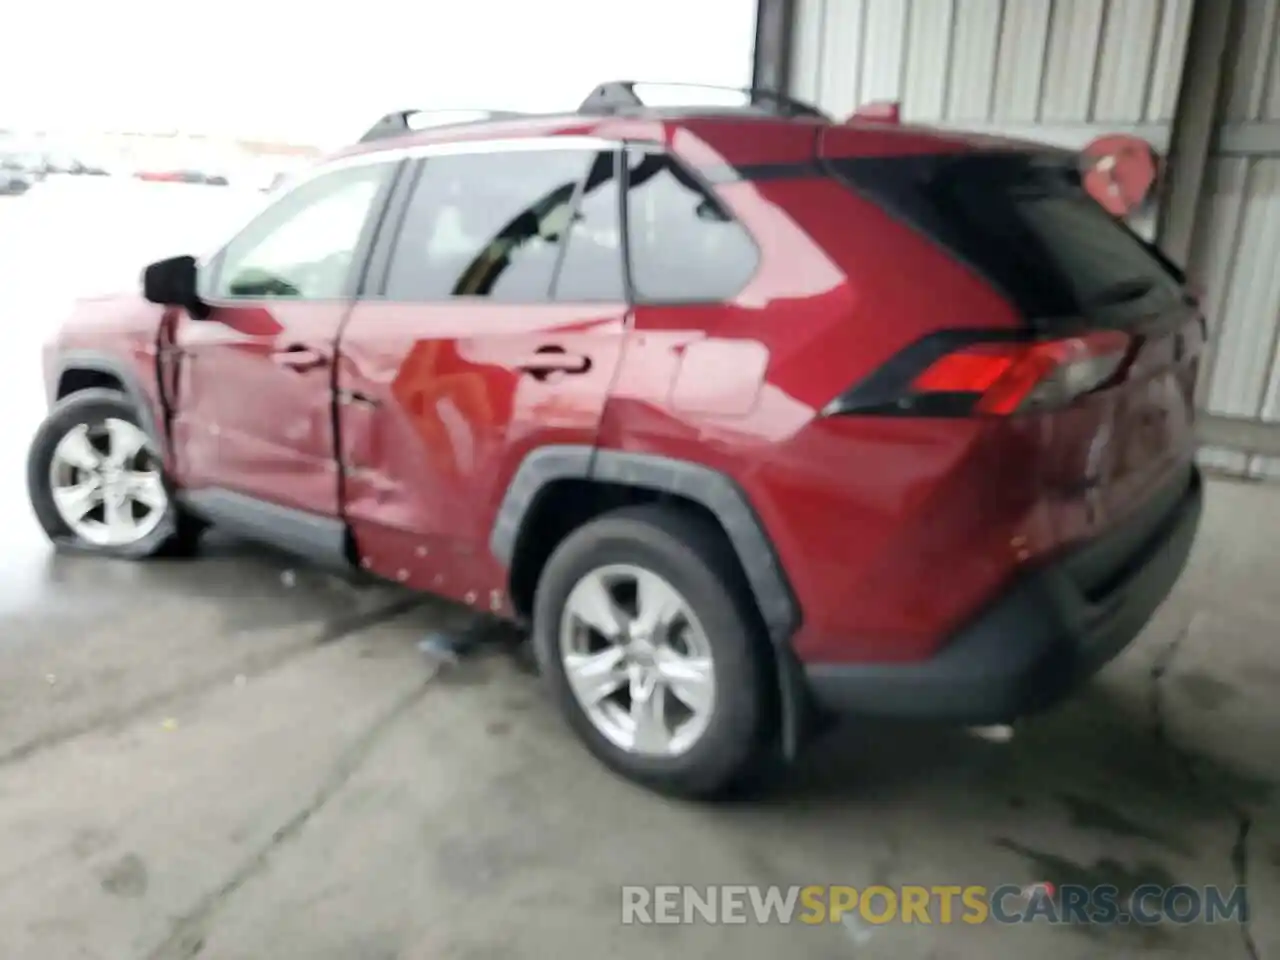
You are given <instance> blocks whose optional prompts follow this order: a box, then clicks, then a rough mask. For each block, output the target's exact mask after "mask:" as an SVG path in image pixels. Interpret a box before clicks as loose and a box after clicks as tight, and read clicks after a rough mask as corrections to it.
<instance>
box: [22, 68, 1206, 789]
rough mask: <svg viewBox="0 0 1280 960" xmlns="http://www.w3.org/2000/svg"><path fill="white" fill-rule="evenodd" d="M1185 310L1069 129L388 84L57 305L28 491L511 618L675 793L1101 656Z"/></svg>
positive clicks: (607, 731)
mask: <svg viewBox="0 0 1280 960" xmlns="http://www.w3.org/2000/svg"><path fill="white" fill-rule="evenodd" d="M712 104H715V105H712ZM1204 341H1205V324H1204V318H1203V316H1202V313H1201V311H1200V309H1199V307H1198V305H1197V303H1196V301H1195V300H1194V298H1193V297H1192V296H1190V295H1189V294H1188V292H1187V290H1186V288H1185V280H1184V277H1183V276H1182V274H1181V271H1180V270H1179V269H1178V268H1177V267H1176V266H1174V265H1173V264H1171V263H1170V262H1169V261H1168V260H1167V259H1166V258H1165V257H1164V256H1163V255H1162V254H1161V253H1160V251H1159V250H1158V249H1156V248H1155V247H1153V246H1152V245H1151V244H1149V243H1147V242H1146V241H1144V240H1143V239H1142V238H1141V237H1139V236H1137V235H1136V234H1135V233H1134V232H1133V231H1131V230H1130V229H1129V228H1128V227H1127V226H1125V225H1124V224H1123V223H1122V222H1120V221H1118V220H1115V219H1113V218H1112V217H1111V216H1110V215H1109V214H1107V213H1106V211H1104V210H1103V209H1102V207H1101V206H1100V205H1099V204H1098V203H1096V202H1095V201H1094V200H1093V199H1092V198H1091V196H1090V195H1089V194H1088V193H1087V192H1086V191H1085V189H1084V187H1083V186H1082V178H1081V170H1080V163H1079V158H1077V157H1076V156H1074V155H1073V154H1071V153H1069V152H1066V151H1062V150H1058V149H1055V148H1051V147H1046V146H1044V145H1041V144H1033V143H1024V142H1020V141H1005V140H995V139H992V138H989V137H980V136H968V135H966V134H964V133H960V132H956V131H942V130H930V129H925V128H917V127H906V126H899V125H897V124H896V123H892V122H881V121H877V122H847V123H840V122H836V121H833V120H831V119H830V118H827V117H825V116H824V115H822V114H821V113H820V112H819V111H818V110H816V109H815V108H813V107H811V106H808V105H806V104H802V103H799V102H797V101H794V100H791V99H789V98H785V97H780V96H778V95H776V94H772V93H768V92H765V91H747V92H745V93H744V95H743V102H742V104H741V105H740V106H734V105H724V104H723V103H721V102H720V101H719V98H716V99H715V100H710V101H708V105H705V106H700V105H698V103H697V102H693V103H686V104H685V105H683V106H679V107H659V106H656V105H654V104H653V103H651V102H647V101H646V100H645V99H644V98H643V97H642V96H640V92H639V88H638V87H637V86H635V85H633V84H629V83H609V84H604V85H602V86H601V87H600V88H599V89H598V90H597V91H595V92H594V93H593V94H592V95H591V97H589V98H588V99H587V100H586V101H585V102H584V103H583V104H582V106H581V107H580V108H579V109H578V110H577V111H574V112H570V113H566V114H563V115H557V116H543V117H523V118H514V119H513V118H510V117H506V116H499V117H486V118H478V119H477V118H470V122H466V123H455V124H444V125H435V126H430V128H429V129H423V130H418V131H416V132H414V131H413V130H411V128H410V124H409V123H408V119H407V115H406V114H391V115H388V116H387V117H385V118H383V119H382V120H381V121H379V122H378V124H376V125H375V126H374V127H373V128H372V129H371V130H370V133H369V134H368V135H366V137H365V138H364V139H363V141H362V142H361V143H360V144H358V145H356V146H353V147H352V148H350V149H348V150H345V151H343V152H341V153H339V154H338V155H337V156H334V157H332V158H331V159H329V160H328V161H326V162H322V163H320V164H318V165H316V166H315V167H314V168H310V169H308V170H307V171H306V172H305V173H303V174H301V175H300V176H298V177H296V178H294V179H293V180H291V182H290V183H289V184H288V185H287V186H285V187H284V188H282V189H281V190H279V191H278V192H276V193H275V194H273V195H272V197H271V198H270V200H269V202H267V203H266V204H265V206H264V208H263V209H262V210H261V211H260V212H259V213H258V214H256V215H255V216H254V217H253V218H251V219H250V220H249V221H248V222H247V223H245V224H244V225H243V226H242V227H241V228H240V229H239V230H237V231H236V232H235V233H233V234H232V235H231V236H229V237H228V238H227V240H226V242H225V243H224V244H222V245H221V246H220V247H218V248H217V249H215V250H213V251H211V252H209V253H208V254H207V255H205V256H203V257H199V258H197V257H195V256H180V257H174V258H171V259H168V260H164V261H160V262H157V263H153V264H151V265H150V266H149V267H147V268H146V270H145V272H144V276H143V283H142V289H141V290H140V291H136V292H133V293H129V294H125V295H122V296H120V297H119V298H116V299H98V300H93V301H87V302H84V303H81V304H80V305H79V306H78V307H77V309H76V310H75V312H74V313H73V314H72V316H71V317H70V318H69V319H68V320H67V321H66V323H65V324H64V325H63V327H62V328H61V330H60V332H59V333H58V335H57V336H56V338H55V339H54V340H53V341H52V342H51V343H50V344H49V346H48V347H47V350H46V354H45V358H44V363H45V375H46V380H47V384H48V391H49V400H50V403H51V409H50V412H49V415H48V417H47V419H46V420H45V421H44V423H43V425H42V426H41V428H40V430H39V432H38V434H37V435H36V437H35V439H34V441H33V443H32V446H31V449H30V454H29V460H28V484H29V489H30V496H31V501H32V504H33V506H34V509H35V513H36V515H37V517H38V518H39V521H40V523H41V524H42V525H43V528H44V530H45V531H46V532H47V534H48V535H49V537H50V538H51V539H52V540H53V541H54V542H55V543H57V544H66V545H72V546H74V547H75V548H77V549H79V550H88V551H95V552H97V553H100V554H102V555H104V556H111V557H127V558H143V557H147V556H151V555H154V554H157V553H163V552H170V551H187V550H191V549H192V548H193V547H194V545H195V544H196V543H197V541H198V539H199V537H200V535H201V532H202V531H203V530H204V529H205V527H206V526H207V525H209V524H215V525H219V526H222V527H224V528H226V529H228V530H230V531H233V532H237V533H239V534H241V535H245V536H248V537H252V538H257V539H259V540H261V541H264V542H268V543H273V544H276V545H278V546H281V547H284V548H286V549H289V550H293V551H295V552H297V553H299V554H300V555H303V556H306V557H309V558H311V560H312V561H314V562H316V563H325V564H331V565H333V566H335V567H337V568H340V569H344V570H361V571H364V572H365V573H367V574H371V575H374V576H377V577H381V578H385V579H386V580H387V581H389V582H392V583H396V584H401V585H403V586H404V587H406V588H409V589H413V590H421V591H429V592H432V593H436V594H439V595H442V596H445V597H447V598H450V599H452V600H455V601H457V602H458V603H460V604H464V605H466V606H468V607H471V608H474V609H475V610H477V611H483V612H485V613H486V614H491V615H496V616H500V617H507V618H510V619H512V620H514V621H516V622H519V623H522V624H525V625H527V626H528V627H529V628H530V630H531V642H532V643H533V645H534V649H535V651H536V654H537V659H538V663H539V665H540V669H541V671H542V673H543V675H544V677H545V680H546V683H547V685H548V688H549V690H550V692H551V694H552V695H553V696H554V698H555V700H556V702H557V704H558V705H559V707H560V709H561V710H562V711H563V712H564V715H565V717H566V719H567V721H568V723H569V725H570V726H571V727H572V729H573V730H574V731H576V733H577V734H578V735H579V736H580V737H581V739H582V740H583V741H584V743H585V744H586V745H587V747H588V748H589V749H590V750H591V751H592V752H593V753H594V754H595V755H596V756H597V757H598V758H599V759H600V760H601V761H602V762H603V763H605V764H606V765H608V766H609V767H610V768H612V769H614V770H615V771H618V772H620V773H622V774H624V775H625V776H627V777H630V778H632V779H634V780H636V781H638V782H640V783H643V784H645V785H647V786H649V787H652V788H654V789H658V790H663V791H667V792H671V793H675V794H680V795H687V796H689V795H692V796H709V795H715V794H718V793H720V792H722V791H723V790H725V789H726V788H728V787H730V786H732V785H734V784H738V783H741V782H742V781H743V779H744V778H746V777H749V776H750V774H751V772H752V771H753V770H755V769H758V766H759V764H760V763H761V762H763V761H764V760H766V759H768V758H769V757H772V756H777V755H778V754H781V755H783V756H786V757H791V756H794V755H795V754H796V752H797V751H798V749H799V748H800V746H801V744H803V743H804V742H805V741H806V739H807V737H808V734H809V732H810V731H811V730H813V729H815V727H816V726H817V725H818V724H819V723H820V721H821V720H822V719H823V718H829V717H832V716H837V715H840V714H852V715H860V716H879V717H897V718H913V719H929V720H941V721H948V722H953V723H957V724H966V725H980V724H994V723H1007V722H1012V721H1014V720H1016V719H1018V718H1021V717H1023V716H1026V715H1028V714H1030V713H1034V712H1036V711H1039V710H1043V709H1046V708H1048V707H1049V706H1051V705H1053V704H1055V703H1057V702H1058V701H1060V700H1061V699H1062V698H1064V697H1066V696H1068V695H1069V694H1071V693H1072V692H1073V691H1075V690H1077V689H1078V688H1079V687H1080V685H1081V684H1083V683H1084V682H1086V681H1087V680H1088V679H1089V678H1090V677H1091V676H1092V675H1093V674H1094V673H1095V672H1096V671H1098V670H1099V669H1100V668H1101V667H1102V666H1103V665H1104V664H1106V663H1107V662H1108V661H1110V660H1111V659H1112V658H1114V657H1115V656H1116V655H1118V654H1119V653H1120V652H1121V651H1122V650H1123V649H1124V648H1125V647H1126V646H1127V645H1128V644H1129V643H1130V641H1131V640H1132V639H1133V638H1134V637H1135V636H1136V635H1137V633H1138V632H1139V630H1140V629H1141V628H1142V627H1143V625H1144V624H1145V623H1146V622H1147V621H1148V619H1149V618H1150V617H1151V616H1152V614H1153V612H1154V611H1155V610H1156V608H1157V607H1158V606H1159V605H1160V603H1161V602H1162V601H1163V600H1164V598H1165V597H1166V595H1167V594H1168V593H1169V591H1170V590H1171V589H1172V587H1173V585H1174V583H1175V581H1176V580H1177V578H1178V577H1179V575H1180V573H1181V571H1182V569H1183V566H1184V564H1185V562H1186V559H1187V556H1188V552H1189V550H1190V548H1191V543H1192V540H1193V538H1194V536H1195V532H1196V529H1197V525H1198V522H1199V516H1200V510H1201V498H1202V494H1201V480H1200V474H1199V472H1198V470H1197V467H1196V465H1195V460H1194V449H1195V441H1194V402H1193V388H1194V384H1195V380H1196V371H1197V365H1198V363H1199V357H1200V353H1201V350H1202V347H1203V344H1204Z"/></svg>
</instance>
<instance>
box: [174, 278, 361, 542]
mask: <svg viewBox="0 0 1280 960" xmlns="http://www.w3.org/2000/svg"><path fill="white" fill-rule="evenodd" d="M347 310H348V307H347V305H346V304H345V303H341V302H335V303H289V302H281V303H272V304H270V305H269V306H267V305H263V304H248V303H246V304H235V305H228V304H223V305H217V306H215V307H214V309H213V311H212V313H211V314H210V316H209V318H208V319H206V320H200V321H195V320H191V319H190V318H184V319H183V320H182V321H180V325H179V329H178V331H177V343H176V344H175V347H176V348H177V350H178V351H179V360H178V373H177V379H176V383H175V388H176V389H175V396H176V398H177V399H176V403H175V415H174V419H173V436H174V444H175V460H176V463H177V465H178V473H179V478H180V481H181V483H182V484H183V485H184V486H186V487H189V488H191V489H200V488H202V487H221V488H226V489H230V490H234V491H237V492H240V493H243V494H246V495H248V496H252V497H256V498H259V499H262V500H266V501H268V502H271V503H275V504H279V505H281V506H286V507H290V508H293V509H297V510H303V511H306V512H309V513H314V514H319V515H323V516H330V517H336V516H337V515H338V512H339V502H338V489H337V482H336V478H335V475H334V469H333V465H334V461H335V458H336V447H335V443H334V435H333V412H332V392H331V371H330V369H329V365H330V362H331V353H332V350H333V348H334V343H335V341H336V337H337V331H338V327H339V325H340V324H341V322H342V319H343V318H344V317H345V315H346V313H347Z"/></svg>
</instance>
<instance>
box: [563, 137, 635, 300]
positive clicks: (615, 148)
mask: <svg viewBox="0 0 1280 960" xmlns="http://www.w3.org/2000/svg"><path fill="white" fill-rule="evenodd" d="M603 153H608V154H609V155H610V157H611V158H612V160H613V183H614V191H613V202H614V205H615V206H616V207H617V210H615V213H617V215H618V256H620V257H621V258H622V302H623V303H624V304H626V306H627V308H628V310H629V309H630V308H631V305H632V303H634V299H633V297H632V289H631V261H630V258H629V256H628V247H627V222H626V219H625V217H626V211H627V196H626V191H625V190H624V189H623V182H622V181H623V173H624V171H625V169H626V165H625V163H624V158H625V156H626V152H625V145H624V144H622V143H612V144H610V145H609V146H608V147H601V148H600V149H598V150H596V151H594V152H593V153H592V155H591V162H590V163H588V164H587V169H586V172H585V173H584V174H583V176H582V179H581V180H579V181H578V186H577V189H576V190H574V192H573V201H572V204H571V207H570V209H571V210H572V212H573V216H574V217H576V216H577V213H578V208H579V206H580V205H581V204H582V198H583V194H584V191H585V190H586V186H587V181H588V180H589V179H590V178H591V170H592V168H593V167H594V166H595V164H596V160H597V159H598V158H599V157H600V155H601V154H603ZM573 223H574V221H573V220H570V231H572V226H573ZM572 241H573V234H572V232H570V233H569V234H567V235H566V237H565V242H564V243H563V244H561V246H560V253H559V255H558V256H557V257H556V265H555V268H554V269H553V270H552V272H551V287H550V289H549V291H548V294H547V296H548V302H549V303H565V304H574V303H596V302H610V303H611V302H613V301H598V300H560V299H558V297H557V294H558V293H559V289H560V274H561V271H562V270H563V269H564V258H565V256H566V254H568V252H569V245H570V244H571V243H572Z"/></svg>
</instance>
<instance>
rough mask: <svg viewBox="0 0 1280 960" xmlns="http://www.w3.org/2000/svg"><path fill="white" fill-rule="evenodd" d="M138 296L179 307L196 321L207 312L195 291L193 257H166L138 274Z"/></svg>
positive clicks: (194, 263) (153, 301)
mask: <svg viewBox="0 0 1280 960" xmlns="http://www.w3.org/2000/svg"><path fill="white" fill-rule="evenodd" d="M142 295H143V296H144V297H146V298H147V300H149V301H150V302H152V303H158V304H160V305H161V306H165V307H183V308H185V309H186V310H187V311H188V312H189V313H190V314H191V316H193V317H195V318H196V319H197V320H203V319H205V318H206V317H208V316H209V313H210V311H209V305H208V304H207V303H205V302H204V301H203V300H201V299H200V295H199V293H198V292H197V286H196V259H195V257H191V256H181V257H169V258H168V259H167V260H157V261H156V262H155V263H153V264H151V265H150V266H148V267H147V268H146V269H145V270H143V271H142Z"/></svg>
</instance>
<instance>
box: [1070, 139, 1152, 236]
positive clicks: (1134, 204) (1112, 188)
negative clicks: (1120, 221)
mask: <svg viewBox="0 0 1280 960" xmlns="http://www.w3.org/2000/svg"><path fill="white" fill-rule="evenodd" d="M1081 160H1082V163H1083V169H1082V170H1081V174H1082V177H1083V180H1084V188H1085V189H1086V190H1088V191H1089V193H1090V195H1092V197H1093V198H1094V199H1095V200H1097V201H1098V203H1100V204H1102V206H1103V207H1105V208H1106V209H1107V211H1108V212H1109V213H1110V214H1111V215H1112V216H1116V217H1125V216H1129V215H1130V214H1132V213H1134V212H1135V211H1137V210H1138V209H1139V208H1140V207H1141V206H1142V205H1143V203H1145V202H1146V200H1147V198H1148V197H1150V196H1151V191H1152V190H1153V188H1154V187H1155V183H1156V175H1157V172H1158V164H1157V162H1156V152H1155V150H1153V149H1152V147H1151V144H1149V143H1148V142H1147V141H1146V140H1143V139H1142V138H1141V137H1132V136H1128V135H1126V134H1121V133H1117V134H1109V135H1107V136H1104V137H1099V138H1098V139H1097V140H1094V141H1093V142H1092V143H1090V144H1089V145H1088V146H1087V147H1085V148H1084V150H1083V151H1081Z"/></svg>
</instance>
